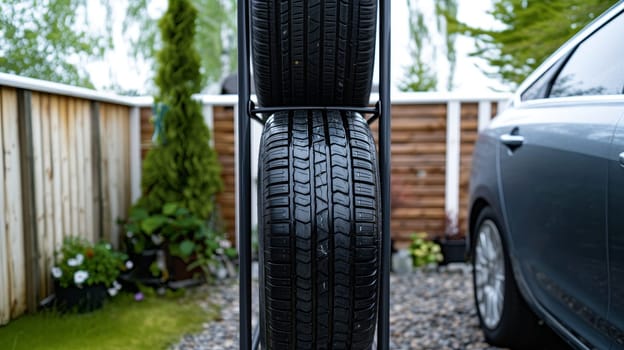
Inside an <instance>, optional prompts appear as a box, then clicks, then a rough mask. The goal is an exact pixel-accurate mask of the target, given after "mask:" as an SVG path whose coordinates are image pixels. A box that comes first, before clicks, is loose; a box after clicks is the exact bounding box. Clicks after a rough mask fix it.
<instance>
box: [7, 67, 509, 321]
mask: <svg viewBox="0 0 624 350" xmlns="http://www.w3.org/2000/svg"><path fill="white" fill-rule="evenodd" d="M508 97H509V96H507V95H502V94H492V95H487V96H460V95H456V94H401V95H396V96H393V107H392V176H393V178H392V206H393V209H392V223H391V227H392V236H393V238H394V239H395V240H396V241H397V242H399V244H406V243H407V242H408V238H409V235H410V234H411V233H412V232H427V233H429V234H430V235H431V236H432V237H433V236H440V235H443V234H444V233H446V232H457V233H459V234H464V233H465V231H466V215H467V213H466V209H467V201H468V198H467V194H466V190H467V184H468V179H469V175H470V165H471V156H472V149H473V145H474V142H475V140H476V135H477V130H478V129H480V128H482V127H484V126H485V125H487V123H488V122H489V120H490V118H491V117H492V116H493V115H494V114H495V113H496V111H497V110H499V109H500V107H501V106H503V105H504V103H505V101H506V100H507V99H508ZM197 98H198V99H199V100H200V101H201V103H202V105H203V113H204V118H205V121H206V123H207V124H208V126H209V127H210V129H211V130H212V131H213V139H212V142H213V143H214V147H215V149H216V151H217V153H218V156H219V161H220V162H221V165H222V179H223V182H224V184H225V189H224V191H223V192H222V193H221V194H220V195H219V197H218V203H219V208H220V212H221V217H222V219H223V227H224V229H225V231H226V232H227V233H228V234H229V237H230V238H231V239H232V240H235V239H236V237H237V234H238V233H237V230H236V217H237V210H236V202H235V198H236V192H237V188H236V183H235V178H236V172H237V168H236V152H235V150H236V145H237V130H236V128H235V125H236V118H235V115H237V98H236V96H197ZM375 99H376V96H373V98H372V99H371V100H372V101H375ZM151 105H152V99H151V98H146V97H135V98H127V97H120V96H115V95H109V94H104V93H98V92H95V91H91V90H87V89H80V88H74V87H70V86H65V85H60V84H54V83H49V82H43V81H38V80H34V79H28V78H22V77H16V76H12V75H8V74H3V73H0V149H2V152H0V325H2V324H5V323H7V322H8V321H9V320H10V319H12V318H15V317H17V316H19V315H20V314H22V313H24V312H25V311H32V310H35V309H36V308H37V305H38V303H39V302H40V301H41V300H42V299H43V298H45V297H46V296H48V295H49V294H50V293H51V292H52V284H51V280H50V268H51V267H52V264H53V253H54V250H55V249H57V248H58V247H59V245H60V244H61V242H62V240H63V238H64V237H67V236H70V235H74V236H75V235H79V236H82V237H85V238H87V239H90V240H94V241H97V240H100V239H105V240H108V241H110V242H113V244H115V245H117V244H118V242H119V239H120V232H119V227H118V226H117V224H116V221H117V219H119V218H125V216H126V215H127V212H128V208H129V205H130V204H131V202H132V201H133V200H135V199H136V198H138V196H139V195H140V173H141V159H142V157H144V156H145V154H146V153H147V151H148V150H149V149H150V147H151V137H152V133H153V128H152V125H151V122H150V119H151V115H152V113H151ZM373 129H374V131H376V125H373ZM261 131H262V128H261V126H260V125H259V124H258V123H255V122H253V123H252V174H253V175H252V176H254V177H255V176H256V175H255V171H253V170H255V169H257V152H258V149H259V146H258V144H259V140H260V133H261ZM252 180H253V182H254V183H255V179H252ZM256 198H257V193H256V188H255V186H252V193H251V194H250V196H249V200H250V201H251V202H252V203H256ZM252 212H253V217H252V221H253V222H254V223H255V222H257V213H256V212H255V211H252Z"/></svg>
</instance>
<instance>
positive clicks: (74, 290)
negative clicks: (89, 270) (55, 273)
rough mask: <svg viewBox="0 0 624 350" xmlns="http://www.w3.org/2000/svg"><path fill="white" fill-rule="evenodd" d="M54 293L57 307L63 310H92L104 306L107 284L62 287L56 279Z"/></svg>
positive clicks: (81, 311) (80, 311)
mask: <svg viewBox="0 0 624 350" xmlns="http://www.w3.org/2000/svg"><path fill="white" fill-rule="evenodd" d="M54 293H55V296H56V302H55V305H56V308H57V309H58V310H59V311H61V312H68V311H75V312H78V313H86V312H91V311H94V310H97V309H100V308H102V306H104V300H106V286H105V285H103V284H96V285H91V286H86V285H85V286H82V287H76V286H68V287H62V286H61V285H60V283H59V282H58V281H57V280H55V281H54Z"/></svg>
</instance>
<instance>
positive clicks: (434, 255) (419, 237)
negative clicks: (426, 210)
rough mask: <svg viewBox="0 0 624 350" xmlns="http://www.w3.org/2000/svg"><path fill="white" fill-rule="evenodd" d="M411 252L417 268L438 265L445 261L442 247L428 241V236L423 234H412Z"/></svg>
mask: <svg viewBox="0 0 624 350" xmlns="http://www.w3.org/2000/svg"><path fill="white" fill-rule="evenodd" d="M409 251H410V254H411V255H412V259H413V263H414V266H415V267H420V266H425V265H429V264H438V263H439V262H441V261H442V260H443V259H444V257H443V256H442V253H441V249H440V245H438V244H437V243H435V242H433V241H430V240H428V239H427V234H426V233H422V232H421V233H414V234H412V243H411V244H410V247H409Z"/></svg>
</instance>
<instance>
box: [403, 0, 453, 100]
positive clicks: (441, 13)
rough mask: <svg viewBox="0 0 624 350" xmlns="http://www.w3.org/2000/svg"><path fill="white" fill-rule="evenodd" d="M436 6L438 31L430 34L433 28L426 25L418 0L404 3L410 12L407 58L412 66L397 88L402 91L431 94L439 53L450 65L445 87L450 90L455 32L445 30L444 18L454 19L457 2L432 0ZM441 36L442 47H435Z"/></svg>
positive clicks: (436, 74) (436, 72)
mask: <svg viewBox="0 0 624 350" xmlns="http://www.w3.org/2000/svg"><path fill="white" fill-rule="evenodd" d="M431 1H433V2H434V3H435V16H436V27H435V29H434V30H437V32H435V33H432V32H431V30H432V28H431V27H430V25H429V23H427V22H426V17H425V14H424V13H423V12H422V10H421V8H420V6H418V5H419V3H418V1H416V2H413V0H407V6H408V8H409V10H410V16H409V30H410V37H411V41H410V55H411V56H412V64H411V65H410V66H409V67H407V72H406V77H405V79H403V80H402V81H401V83H400V85H399V89H400V90H401V91H434V90H436V89H437V87H438V73H439V72H438V71H437V70H436V68H435V67H436V65H437V59H438V58H437V56H438V54H439V52H438V51H444V53H445V54H446V60H447V62H448V64H449V74H448V80H447V82H446V87H447V89H448V90H451V89H452V84H453V76H454V74H455V62H456V51H455V37H456V33H451V32H448V31H447V25H446V16H449V17H452V18H455V17H456V16H457V0H431ZM433 35H440V36H442V37H443V38H444V45H443V46H444V47H443V48H442V47H439V45H435V42H436V38H434V37H433Z"/></svg>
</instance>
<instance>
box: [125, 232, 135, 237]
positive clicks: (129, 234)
mask: <svg viewBox="0 0 624 350" xmlns="http://www.w3.org/2000/svg"><path fill="white" fill-rule="evenodd" d="M132 236H134V233H132V232H130V231H128V232H126V237H128V238H132Z"/></svg>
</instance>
